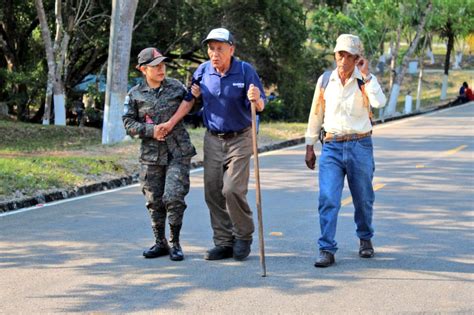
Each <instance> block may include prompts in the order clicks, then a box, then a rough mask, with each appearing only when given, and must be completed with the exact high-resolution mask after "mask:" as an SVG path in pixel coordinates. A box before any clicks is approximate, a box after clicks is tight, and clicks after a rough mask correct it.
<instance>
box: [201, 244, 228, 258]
mask: <svg viewBox="0 0 474 315" xmlns="http://www.w3.org/2000/svg"><path fill="white" fill-rule="evenodd" d="M232 253H233V250H232V247H230V246H216V247H214V248H212V249H210V250H208V251H207V252H206V255H204V259H205V260H221V259H226V258H231V257H232Z"/></svg>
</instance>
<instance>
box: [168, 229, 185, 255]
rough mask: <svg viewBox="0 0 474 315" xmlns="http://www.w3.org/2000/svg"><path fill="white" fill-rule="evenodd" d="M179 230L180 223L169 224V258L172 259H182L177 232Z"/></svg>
mask: <svg viewBox="0 0 474 315" xmlns="http://www.w3.org/2000/svg"><path fill="white" fill-rule="evenodd" d="M180 231H181V224H179V225H171V224H170V234H171V236H170V243H171V244H172V245H173V247H171V249H170V259H171V260H174V261H180V260H183V259H184V254H183V250H182V249H181V245H179V232H180Z"/></svg>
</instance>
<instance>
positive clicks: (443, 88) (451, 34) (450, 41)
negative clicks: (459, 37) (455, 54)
mask: <svg viewBox="0 0 474 315" xmlns="http://www.w3.org/2000/svg"><path fill="white" fill-rule="evenodd" d="M446 36H447V37H448V45H447V47H446V48H447V49H446V58H445V59H444V76H443V85H442V86H441V100H445V99H446V95H447V92H448V78H449V66H450V60H451V52H452V51H453V47H454V32H453V24H452V21H451V19H448V22H447V23H446Z"/></svg>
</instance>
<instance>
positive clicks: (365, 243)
mask: <svg viewBox="0 0 474 315" xmlns="http://www.w3.org/2000/svg"><path fill="white" fill-rule="evenodd" d="M374 254H375V253H374V247H373V246H372V242H371V241H370V240H360V247H359V256H360V257H362V258H372V257H374Z"/></svg>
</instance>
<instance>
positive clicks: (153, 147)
mask: <svg viewBox="0 0 474 315" xmlns="http://www.w3.org/2000/svg"><path fill="white" fill-rule="evenodd" d="M158 155H159V144H158V143H157V141H155V140H144V141H143V142H142V145H141V147H140V160H142V161H144V162H156V161H158Z"/></svg>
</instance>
